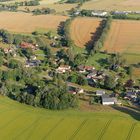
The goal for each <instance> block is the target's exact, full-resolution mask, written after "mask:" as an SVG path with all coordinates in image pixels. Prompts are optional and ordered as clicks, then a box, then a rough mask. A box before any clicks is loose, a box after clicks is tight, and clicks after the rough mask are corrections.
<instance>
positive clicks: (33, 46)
mask: <svg viewBox="0 0 140 140" xmlns="http://www.w3.org/2000/svg"><path fill="white" fill-rule="evenodd" d="M36 46H37V45H33V44H31V43H27V42H22V43H21V44H20V48H22V49H36Z"/></svg>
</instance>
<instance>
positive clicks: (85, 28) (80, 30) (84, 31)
mask: <svg viewBox="0 0 140 140" xmlns="http://www.w3.org/2000/svg"><path fill="white" fill-rule="evenodd" d="M100 21H101V20H100V19H97V18H87V17H84V18H76V19H74V21H73V22H72V25H71V29H70V30H71V38H72V40H74V42H75V44H76V45H77V46H78V47H81V48H83V47H85V46H86V44H87V43H88V42H89V41H91V40H92V37H94V33H95V32H96V29H97V28H98V26H99V24H100Z"/></svg>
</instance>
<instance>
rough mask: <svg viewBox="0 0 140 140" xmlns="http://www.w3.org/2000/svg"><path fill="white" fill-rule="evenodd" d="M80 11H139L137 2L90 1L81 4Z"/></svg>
mask: <svg viewBox="0 0 140 140" xmlns="http://www.w3.org/2000/svg"><path fill="white" fill-rule="evenodd" d="M81 9H90V10H93V9H96V10H134V11H136V10H137V11H139V10H140V1H139V0H91V1H88V2H86V3H84V4H83V6H82V7H81Z"/></svg>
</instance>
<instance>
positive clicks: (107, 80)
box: [104, 75, 117, 89]
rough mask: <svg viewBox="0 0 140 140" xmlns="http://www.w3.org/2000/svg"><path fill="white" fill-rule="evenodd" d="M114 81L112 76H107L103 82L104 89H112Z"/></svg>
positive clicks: (114, 84) (114, 85)
mask: <svg viewBox="0 0 140 140" xmlns="http://www.w3.org/2000/svg"><path fill="white" fill-rule="evenodd" d="M116 84H117V83H116V79H115V77H114V76H112V75H108V76H106V77H105V80H104V87H105V88H107V89H114V88H115V87H116Z"/></svg>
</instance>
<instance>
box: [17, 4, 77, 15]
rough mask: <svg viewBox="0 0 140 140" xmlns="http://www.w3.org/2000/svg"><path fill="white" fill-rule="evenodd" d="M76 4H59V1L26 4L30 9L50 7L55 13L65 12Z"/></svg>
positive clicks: (24, 7) (22, 8)
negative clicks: (36, 4)
mask: <svg viewBox="0 0 140 140" xmlns="http://www.w3.org/2000/svg"><path fill="white" fill-rule="evenodd" d="M76 6H77V4H66V3H64V4H59V3H55V4H41V5H38V6H28V8H29V9H30V10H31V11H32V10H34V9H37V8H39V9H41V8H51V9H55V11H56V12H57V13H62V12H66V11H68V10H70V9H72V8H75V7H76ZM26 8H27V6H20V7H19V8H18V10H26Z"/></svg>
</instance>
